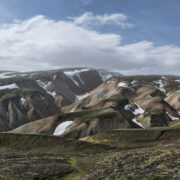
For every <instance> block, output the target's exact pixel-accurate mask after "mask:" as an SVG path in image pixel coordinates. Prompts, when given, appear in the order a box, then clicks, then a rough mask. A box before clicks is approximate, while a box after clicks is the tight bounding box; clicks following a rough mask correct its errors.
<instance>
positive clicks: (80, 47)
mask: <svg viewBox="0 0 180 180" xmlns="http://www.w3.org/2000/svg"><path fill="white" fill-rule="evenodd" d="M121 39H122V37H121V36H120V35H118V34H105V33H98V32H96V31H94V30H88V29H86V28H84V27H82V26H79V25H76V24H75V23H74V22H71V21H54V20H51V19H47V18H46V17H44V16H36V17H33V18H31V19H28V20H26V21H16V22H14V23H13V24H8V25H7V24H6V25H3V26H1V28H0V64H1V65H0V70H19V71H27V70H44V69H55V68H63V67H78V66H86V67H88V66H89V67H95V68H106V69H114V70H119V71H120V72H123V73H127V74H160V73H164V74H174V73H176V74H178V73H179V68H180V61H179V59H180V47H178V46H175V45H164V46H155V45H154V44H153V42H148V41H141V42H138V43H133V44H127V45H121Z"/></svg>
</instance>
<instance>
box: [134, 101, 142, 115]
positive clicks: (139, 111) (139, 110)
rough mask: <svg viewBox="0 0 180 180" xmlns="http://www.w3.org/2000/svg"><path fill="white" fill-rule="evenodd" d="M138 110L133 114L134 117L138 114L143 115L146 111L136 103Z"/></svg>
mask: <svg viewBox="0 0 180 180" xmlns="http://www.w3.org/2000/svg"><path fill="white" fill-rule="evenodd" d="M134 104H135V105H136V106H137V107H138V108H137V109H135V111H134V112H133V114H134V115H138V114H143V113H144V110H143V109H142V108H141V107H140V106H139V105H138V104H136V103H134Z"/></svg>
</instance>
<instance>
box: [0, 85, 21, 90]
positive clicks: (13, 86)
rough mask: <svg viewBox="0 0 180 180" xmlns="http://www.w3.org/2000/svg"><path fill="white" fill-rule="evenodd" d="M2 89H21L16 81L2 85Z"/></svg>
mask: <svg viewBox="0 0 180 180" xmlns="http://www.w3.org/2000/svg"><path fill="white" fill-rule="evenodd" d="M2 89H19V86H18V85H17V84H16V83H13V84H8V85H5V86H0V90H2Z"/></svg>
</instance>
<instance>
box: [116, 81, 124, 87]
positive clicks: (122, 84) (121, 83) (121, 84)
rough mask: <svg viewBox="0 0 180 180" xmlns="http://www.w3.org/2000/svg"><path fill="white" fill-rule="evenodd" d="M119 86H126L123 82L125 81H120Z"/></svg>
mask: <svg viewBox="0 0 180 180" xmlns="http://www.w3.org/2000/svg"><path fill="white" fill-rule="evenodd" d="M118 87H126V84H125V83H123V82H120V83H119V84H118Z"/></svg>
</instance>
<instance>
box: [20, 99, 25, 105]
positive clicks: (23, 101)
mask: <svg viewBox="0 0 180 180" xmlns="http://www.w3.org/2000/svg"><path fill="white" fill-rule="evenodd" d="M25 101H26V99H24V98H21V104H22V105H23V106H24V103H25Z"/></svg>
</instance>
